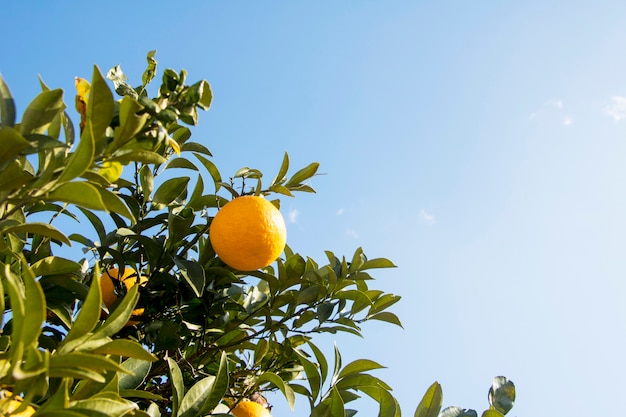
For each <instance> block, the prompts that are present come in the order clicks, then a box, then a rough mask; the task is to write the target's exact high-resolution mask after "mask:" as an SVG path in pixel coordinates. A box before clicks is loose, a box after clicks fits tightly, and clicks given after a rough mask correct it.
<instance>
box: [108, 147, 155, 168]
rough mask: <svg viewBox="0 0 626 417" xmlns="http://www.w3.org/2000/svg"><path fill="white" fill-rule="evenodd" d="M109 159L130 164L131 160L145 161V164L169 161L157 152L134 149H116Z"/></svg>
mask: <svg viewBox="0 0 626 417" xmlns="http://www.w3.org/2000/svg"><path fill="white" fill-rule="evenodd" d="M107 160H108V161H117V162H120V163H122V164H129V163H131V162H143V163H144V164H156V165H158V164H162V163H164V162H166V161H167V159H165V158H163V157H162V156H161V155H159V154H158V153H156V152H151V151H143V150H134V149H120V150H119V151H115V152H114V153H113V155H111V157H110V158H108V159H107Z"/></svg>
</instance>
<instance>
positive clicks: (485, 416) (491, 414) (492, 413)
mask: <svg viewBox="0 0 626 417" xmlns="http://www.w3.org/2000/svg"><path fill="white" fill-rule="evenodd" d="M481 417H504V414H502V413H501V412H499V411H497V410H492V409H489V410H485V411H484V412H483V413H482V415H481Z"/></svg>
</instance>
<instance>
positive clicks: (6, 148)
mask: <svg viewBox="0 0 626 417" xmlns="http://www.w3.org/2000/svg"><path fill="white" fill-rule="evenodd" d="M29 147H30V142H28V140H26V138H25V137H24V136H22V135H21V134H20V132H18V131H17V130H15V129H14V128H12V127H10V126H2V127H0V164H1V163H3V162H5V161H9V160H11V159H14V158H15V157H16V156H17V155H19V154H20V152H22V151H23V150H24V149H27V148H29Z"/></svg>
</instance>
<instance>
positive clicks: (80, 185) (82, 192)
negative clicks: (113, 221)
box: [45, 182, 107, 211]
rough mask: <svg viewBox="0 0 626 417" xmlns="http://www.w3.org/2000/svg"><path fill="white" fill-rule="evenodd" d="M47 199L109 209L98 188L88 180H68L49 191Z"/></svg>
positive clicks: (94, 208) (89, 207)
mask: <svg viewBox="0 0 626 417" xmlns="http://www.w3.org/2000/svg"><path fill="white" fill-rule="evenodd" d="M45 199H46V200H48V201H51V202H59V201H60V202H64V203H71V204H76V205H77V206H81V207H84V208H88V209H93V210H104V211H107V207H106V205H105V204H104V202H103V201H102V197H100V193H99V192H98V190H96V188H95V187H94V186H93V185H91V184H88V183H86V182H66V183H64V184H61V185H60V186H58V187H56V188H55V189H54V190H53V191H52V192H50V193H48V195H47V196H46V197H45Z"/></svg>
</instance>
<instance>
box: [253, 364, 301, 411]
mask: <svg viewBox="0 0 626 417" xmlns="http://www.w3.org/2000/svg"><path fill="white" fill-rule="evenodd" d="M256 382H257V384H259V385H261V384H262V383H264V382H270V383H271V384H273V385H274V386H275V387H276V388H278V389H279V390H280V392H282V393H283V395H284V396H285V399H286V400H287V404H289V408H291V410H292V411H293V408H294V405H295V402H296V396H295V393H294V391H293V388H291V387H290V386H289V385H288V384H285V381H283V379H282V378H281V377H280V376H278V375H277V374H275V373H273V372H264V373H263V374H261V375H259V377H257V380H256Z"/></svg>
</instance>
